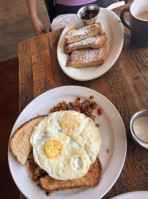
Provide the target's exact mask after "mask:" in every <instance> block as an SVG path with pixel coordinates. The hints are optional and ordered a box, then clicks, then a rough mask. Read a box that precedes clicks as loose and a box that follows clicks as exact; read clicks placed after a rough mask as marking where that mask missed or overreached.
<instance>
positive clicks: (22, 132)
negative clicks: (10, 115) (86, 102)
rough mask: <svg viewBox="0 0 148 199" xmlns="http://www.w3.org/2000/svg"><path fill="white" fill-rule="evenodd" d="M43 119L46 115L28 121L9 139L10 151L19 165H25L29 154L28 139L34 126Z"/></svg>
mask: <svg viewBox="0 0 148 199" xmlns="http://www.w3.org/2000/svg"><path fill="white" fill-rule="evenodd" d="M45 117H46V115H43V116H38V117H36V118H33V119H31V120H29V121H28V122H26V123H25V124H23V125H22V126H21V127H20V128H18V129H17V130H16V131H15V133H14V134H13V136H12V137H11V139H10V142H9V147H10V150H11V152H12V154H13V155H14V157H15V158H16V160H17V161H18V162H19V163H20V164H21V165H25V163H26V161H27V159H28V156H29V154H30V152H31V145H30V137H31V135H32V132H33V130H34V128H35V126H37V125H38V124H39V122H40V121H41V120H42V119H43V118H45Z"/></svg>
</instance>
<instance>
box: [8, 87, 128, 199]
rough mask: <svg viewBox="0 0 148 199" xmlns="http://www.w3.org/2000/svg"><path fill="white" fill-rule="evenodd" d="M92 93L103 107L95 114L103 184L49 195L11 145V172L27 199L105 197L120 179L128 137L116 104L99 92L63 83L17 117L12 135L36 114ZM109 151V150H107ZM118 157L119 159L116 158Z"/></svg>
mask: <svg viewBox="0 0 148 199" xmlns="http://www.w3.org/2000/svg"><path fill="white" fill-rule="evenodd" d="M91 95H93V96H94V97H95V98H94V100H95V101H96V102H97V103H98V105H99V106H100V107H101V108H102V111H103V112H102V115H101V116H100V115H98V113H97V111H95V112H94V113H93V114H94V115H96V123H99V124H100V127H99V128H100V134H101V138H102V143H103V144H102V145H101V150H100V152H99V159H100V161H101V164H102V169H103V177H102V180H101V182H100V184H99V185H98V186H97V187H96V188H93V189H91V188H90V189H76V190H68V191H58V192H55V193H53V194H52V195H51V196H50V197H49V196H47V195H46V194H45V192H44V191H43V190H41V189H40V188H39V187H38V186H37V185H36V184H35V183H34V182H33V180H32V173H31V172H30V169H29V168H28V165H25V166H21V165H20V164H18V163H17V161H16V160H15V158H14V157H13V156H12V154H11V152H10V150H9V148H8V163H9V168H10V172H11V175H12V177H13V179H14V181H15V183H16V185H17V187H18V188H19V189H20V191H21V192H22V193H23V195H25V196H26V197H27V198H28V199H34V198H35V199H49V198H50V199H66V198H71V199H82V198H85V199H90V198H91V199H96V198H101V197H103V196H104V195H105V194H106V193H107V192H108V191H109V190H110V189H111V188H112V186H113V185H114V184H115V182H116V180H117V179H118V177H119V175H120V173H121V171H122V168H123V165H124V162H125V158H126V150H127V139H126V131H125V127H124V124H123V121H122V118H121V116H120V114H119V112H118V111H117V109H116V108H115V107H114V105H113V104H112V103H111V102H110V101H109V100H108V99H107V98H106V97H104V96H103V95H101V94H100V93H98V92H96V91H94V90H92V89H89V88H85V87H81V86H63V87H58V88H55V89H51V90H49V91H47V92H45V93H43V94H41V95H39V96H38V97H36V98H35V99H34V100H32V101H31V102H30V103H29V104H28V105H27V106H26V108H25V109H24V110H23V111H22V112H21V114H20V115H19V117H18V119H17V120H16V122H15V124H14V126H13V129H12V132H11V135H10V137H11V136H12V135H13V133H14V132H15V130H16V129H17V128H18V127H20V126H21V125H22V124H24V123H25V122H26V121H28V120H30V119H31V118H34V117H35V116H37V115H46V114H48V113H49V110H50V108H52V107H53V106H55V105H57V104H58V103H59V102H61V101H63V100H65V101H66V102H72V101H75V99H76V97H77V96H80V98H81V100H84V99H86V98H87V99H88V98H89V97H90V96H91ZM108 149H109V150H110V152H109V153H108V152H107V150H108ZM117 160H118V161H117Z"/></svg>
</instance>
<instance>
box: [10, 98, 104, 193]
mask: <svg viewBox="0 0 148 199" xmlns="http://www.w3.org/2000/svg"><path fill="white" fill-rule="evenodd" d="M78 101H80V99H77V100H76V103H75V104H76V108H78V109H79V110H82V112H83V113H79V112H78V109H77V111H75V105H74V104H73V103H70V104H69V105H67V104H66V103H62V106H61V105H58V106H57V107H54V108H53V109H51V110H52V113H50V114H49V115H48V116H46V115H43V116H38V117H36V118H33V119H32V120H30V121H28V122H26V123H25V124H24V125H22V126H21V127H20V128H19V129H17V130H16V132H15V133H14V134H13V136H12V137H11V139H10V143H9V147H10V149H11V152H12V154H13V155H14V157H15V158H16V160H17V161H18V162H19V163H20V164H21V165H25V164H26V162H27V160H28V159H29V162H30V168H31V170H32V172H33V179H34V180H35V181H37V182H38V185H40V187H41V188H42V189H43V190H45V192H47V193H51V192H54V191H59V190H67V189H75V188H92V187H95V186H97V185H98V184H99V182H100V180H101V176H102V168H101V163H100V161H99V159H98V152H99V150H100V146H101V137H100V133H99V129H98V127H97V125H96V124H95V122H94V121H93V120H92V119H91V116H92V115H91V113H92V111H93V110H94V108H96V103H93V102H92V100H91V99H90V100H88V101H84V103H83V104H82V106H80V103H78ZM63 107H64V108H63ZM65 107H67V109H71V110H65ZM72 107H73V108H72ZM57 108H58V110H59V111H55V112H53V111H54V110H55V109H57ZM85 112H87V114H88V115H89V117H88V116H86V114H84V113H85ZM30 152H31V155H30V156H29V154H30Z"/></svg>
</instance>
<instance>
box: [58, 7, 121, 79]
mask: <svg viewBox="0 0 148 199" xmlns="http://www.w3.org/2000/svg"><path fill="white" fill-rule="evenodd" d="M98 21H100V22H101V24H102V28H103V31H104V32H105V33H106V35H107V38H108V40H107V56H106V60H105V63H104V64H102V65H100V66H96V67H88V68H73V67H67V66H66V62H67V59H68V55H67V54H66V53H65V50H64V35H65V33H66V32H67V31H68V30H69V29H72V28H77V27H81V26H84V25H83V24H82V22H81V21H80V20H79V19H78V18H77V16H75V17H74V18H73V19H72V20H71V21H70V22H69V23H68V25H67V26H66V27H65V29H64V30H63V32H62V34H61V36H60V39H59V42H58V48H57V57H58V61H59V64H60V67H61V69H62V70H63V72H64V73H65V74H66V75H68V76H69V77H71V78H72V79H75V80H80V81H87V80H92V79H95V78H97V77H99V76H101V75H103V74H104V73H106V72H107V71H108V70H109V69H110V68H111V67H112V66H113V65H114V63H115V62H116V60H117V59H118V57H119V55H120V52H121V50H122V47H123V41H124V30H123V25H122V23H121V21H120V19H119V17H118V16H117V15H116V14H115V13H114V12H113V11H111V10H108V9H105V8H100V13H99V15H98V18H97V22H98Z"/></svg>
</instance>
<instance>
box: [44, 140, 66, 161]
mask: <svg viewBox="0 0 148 199" xmlns="http://www.w3.org/2000/svg"><path fill="white" fill-rule="evenodd" d="M62 149H63V146H62V143H61V142H60V141H58V140H47V141H46V142H45V144H44V153H45V154H46V156H47V157H48V158H50V159H55V158H57V157H58V156H59V155H60V154H61V153H62Z"/></svg>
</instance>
